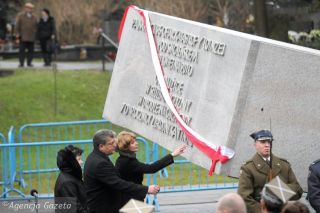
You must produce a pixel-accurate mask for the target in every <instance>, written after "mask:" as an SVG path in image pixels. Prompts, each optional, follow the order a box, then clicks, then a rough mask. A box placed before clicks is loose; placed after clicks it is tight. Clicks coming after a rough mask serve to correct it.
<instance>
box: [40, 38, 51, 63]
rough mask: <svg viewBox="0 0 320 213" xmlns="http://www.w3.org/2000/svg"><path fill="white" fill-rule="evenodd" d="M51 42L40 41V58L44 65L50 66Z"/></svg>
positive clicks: (46, 40)
mask: <svg viewBox="0 0 320 213" xmlns="http://www.w3.org/2000/svg"><path fill="white" fill-rule="evenodd" d="M51 43H52V41H51V39H44V40H42V39H41V40H40V47H41V52H42V58H43V61H44V65H47V66H49V65H51V60H52V59H51V55H52V47H51V46H52V44H51Z"/></svg>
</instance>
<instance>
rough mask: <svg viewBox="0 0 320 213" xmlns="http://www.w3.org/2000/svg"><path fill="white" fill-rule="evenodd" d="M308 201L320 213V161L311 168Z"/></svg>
mask: <svg viewBox="0 0 320 213" xmlns="http://www.w3.org/2000/svg"><path fill="white" fill-rule="evenodd" d="M308 199H309V202H310V204H311V206H312V207H313V208H314V210H316V212H317V213H320V159H319V160H317V161H315V162H313V163H312V164H311V165H310V167H309V176H308Z"/></svg>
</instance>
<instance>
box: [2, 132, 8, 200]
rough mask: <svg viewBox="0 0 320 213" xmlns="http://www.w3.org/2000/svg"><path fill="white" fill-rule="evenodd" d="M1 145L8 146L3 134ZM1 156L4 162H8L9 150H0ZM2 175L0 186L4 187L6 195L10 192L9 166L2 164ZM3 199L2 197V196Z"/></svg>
mask: <svg viewBox="0 0 320 213" xmlns="http://www.w3.org/2000/svg"><path fill="white" fill-rule="evenodd" d="M0 142H1V143H0V144H6V143H7V142H6V138H5V137H4V135H3V134H1V133H0ZM0 156H1V158H0V159H1V160H2V162H7V161H8V160H7V149H0ZM1 167H2V174H1V175H0V180H1V181H0V185H2V194H4V193H5V192H6V191H7V190H8V187H7V186H8V167H7V164H5V163H2V165H1ZM0 197H1V196H0Z"/></svg>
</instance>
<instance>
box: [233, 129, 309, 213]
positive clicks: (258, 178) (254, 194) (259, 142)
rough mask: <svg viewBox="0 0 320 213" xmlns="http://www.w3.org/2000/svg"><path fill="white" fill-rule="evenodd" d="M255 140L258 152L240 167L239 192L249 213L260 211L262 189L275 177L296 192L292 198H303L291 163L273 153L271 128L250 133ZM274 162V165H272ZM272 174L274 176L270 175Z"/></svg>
mask: <svg viewBox="0 0 320 213" xmlns="http://www.w3.org/2000/svg"><path fill="white" fill-rule="evenodd" d="M250 136H251V137H252V138H253V140H254V146H255V149H256V154H255V155H254V156H253V157H252V159H251V160H249V161H247V162H246V163H245V164H244V165H243V166H242V167H241V169H240V177H239V188H238V194H239V195H240V196H241V197H242V198H243V199H244V202H245V203H246V206H247V211H248V212H249V213H259V212H261V210H260V199H261V191H262V189H263V187H264V185H265V184H266V183H268V182H269V181H270V180H271V179H272V178H273V177H275V176H279V177H280V178H281V180H282V181H283V182H284V183H285V184H287V185H288V187H289V188H290V189H291V190H292V191H294V192H295V193H296V194H295V196H293V197H292V198H291V199H292V200H298V199H300V198H301V196H302V193H303V190H302V188H301V186H300V184H299V183H298V181H297V179H296V177H295V175H294V172H293V170H292V168H291V165H290V163H289V162H288V161H287V160H285V159H282V158H279V157H277V156H275V155H273V154H271V144H272V141H273V136H272V134H271V132H270V131H269V130H260V131H258V132H255V133H252V134H251V135H250ZM271 164H272V165H271ZM270 176H272V177H270Z"/></svg>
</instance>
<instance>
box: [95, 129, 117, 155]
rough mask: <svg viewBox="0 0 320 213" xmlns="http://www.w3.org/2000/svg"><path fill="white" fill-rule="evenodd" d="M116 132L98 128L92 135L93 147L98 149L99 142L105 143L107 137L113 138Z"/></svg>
mask: <svg viewBox="0 0 320 213" xmlns="http://www.w3.org/2000/svg"><path fill="white" fill-rule="evenodd" d="M115 136H116V134H115V132H114V131H112V130H109V129H100V130H98V131H97V132H96V133H95V134H94V136H93V148H94V150H99V145H100V144H106V142H107V140H106V139H107V138H110V139H113V138H115Z"/></svg>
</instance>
